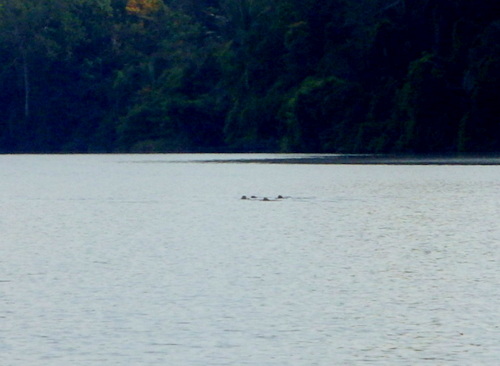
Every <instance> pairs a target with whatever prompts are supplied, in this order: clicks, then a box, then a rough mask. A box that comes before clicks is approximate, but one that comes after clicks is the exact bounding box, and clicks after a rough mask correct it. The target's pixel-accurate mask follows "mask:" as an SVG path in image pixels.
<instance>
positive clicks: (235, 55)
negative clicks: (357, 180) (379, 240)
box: [0, 0, 500, 153]
mask: <svg viewBox="0 0 500 366" xmlns="http://www.w3.org/2000/svg"><path fill="white" fill-rule="evenodd" d="M499 40H500V3H499V2H498V0H477V1H470V0H418V1H417V0H323V1H316V0H314V1H313V0H301V1H297V0H274V1H269V0H163V1H162V0H0V85H1V88H0V152H155V151H158V152H159V151H286V152H288V151H303V152H415V153H432V152H469V151H470V152H490V151H497V152H498V151H500V92H499V89H500V88H499V87H500V41H499Z"/></svg>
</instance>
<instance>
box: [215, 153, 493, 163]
mask: <svg viewBox="0 0 500 366" xmlns="http://www.w3.org/2000/svg"><path fill="white" fill-rule="evenodd" d="M205 162H214V163H254V164H325V165H330V164H331V165H335V164H338V165H340V164H344V165H500V155H493V156H490V155H487V156H484V155H463V156H462V155H459V156H447V155H435V156H434V155H311V156H300V157H296V156H291V157H287V156H286V154H283V157H276V158H274V157H269V158H268V157H264V158H255V159H253V158H249V159H221V160H205Z"/></svg>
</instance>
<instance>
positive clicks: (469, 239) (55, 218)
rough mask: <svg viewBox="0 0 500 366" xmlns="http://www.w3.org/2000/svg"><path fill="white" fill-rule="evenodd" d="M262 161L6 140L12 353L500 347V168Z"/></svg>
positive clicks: (5, 340) (255, 360) (6, 301)
mask: <svg viewBox="0 0 500 366" xmlns="http://www.w3.org/2000/svg"><path fill="white" fill-rule="evenodd" d="M292 157H294V158H297V162H300V156H292ZM250 158H251V159H252V162H246V163H244V162H243V161H239V159H249V157H248V156H244V155H241V156H240V155H236V156H234V155H232V156H230V159H231V162H225V163H222V162H218V161H221V160H225V159H226V160H227V159H229V157H228V156H224V155H210V156H207V155H102V156H100V155H87V156H85V155H60V156H50V155H47V156H30V155H22V156H16V155H4V156H0V358H1V359H2V361H1V364H2V365H4V366H40V365H44V366H67V365H72V366H89V365H90V366H94V365H95V366H101V365H106V366H110V365H120V366H122V365H174V366H195V365H196V366H198V365H199V366H209V365H214V366H224V365H231V366H235V365H238V366H239V365H251V366H284V365H297V366H314V365H321V366H323V365H324V366H331V365H404V366H406V365H495V366H496V365H498V364H499V362H500V311H499V304H500V224H499V222H500V220H499V219H500V166H448V165H439V166H434V165H426V166H404V165H323V164H319V165H318V164H296V163H293V162H290V161H287V163H283V164H268V163H267V162H268V161H267V160H264V161H265V162H266V163H260V164H259V162H258V160H259V159H269V158H273V156H267V155H252V156H251V157H250ZM205 160H210V162H205ZM255 160H257V161H255ZM242 195H247V196H251V195H256V196H257V197H260V198H262V197H264V196H266V197H269V198H273V197H276V196H277V195H283V196H285V197H286V198H285V199H282V200H277V201H270V202H264V201H260V200H258V199H253V200H241V199H240V198H241V196H242Z"/></svg>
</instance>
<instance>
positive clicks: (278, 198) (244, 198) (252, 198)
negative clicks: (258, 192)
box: [241, 194, 285, 202]
mask: <svg viewBox="0 0 500 366" xmlns="http://www.w3.org/2000/svg"><path fill="white" fill-rule="evenodd" d="M241 199H242V200H259V201H264V202H269V201H277V200H282V199H285V197H284V196H282V195H281V194H280V195H278V196H277V197H276V198H275V199H270V198H267V197H263V198H262V199H259V198H258V197H257V196H250V197H248V196H246V195H243V196H241Z"/></svg>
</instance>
